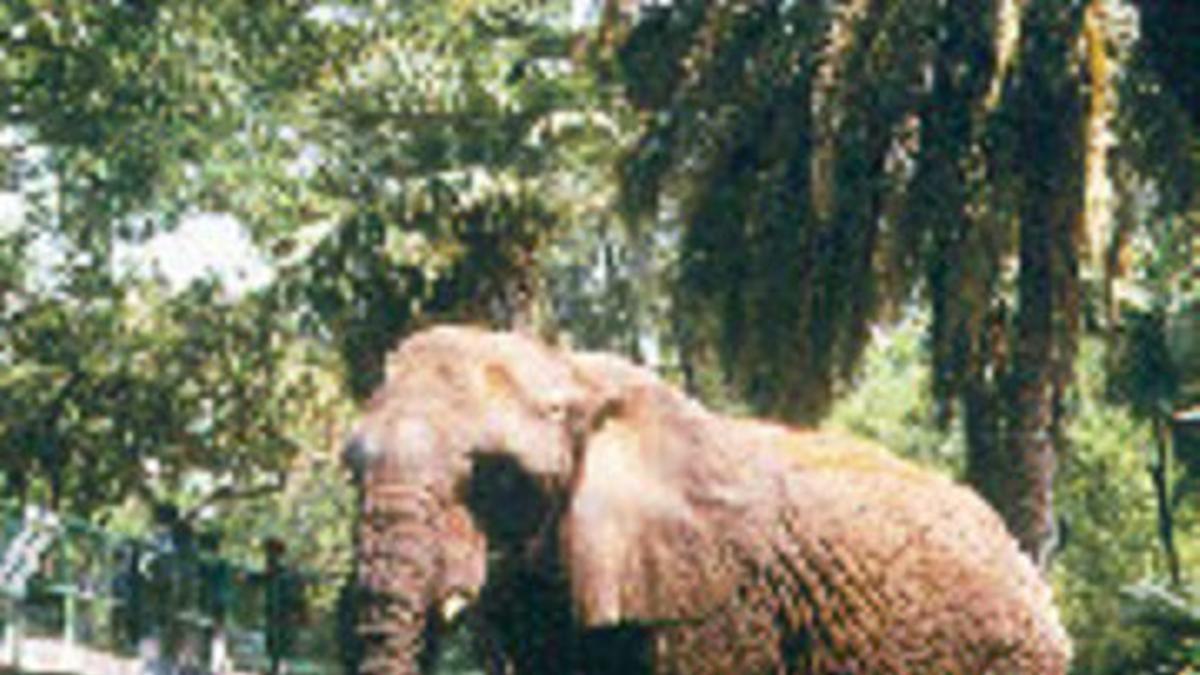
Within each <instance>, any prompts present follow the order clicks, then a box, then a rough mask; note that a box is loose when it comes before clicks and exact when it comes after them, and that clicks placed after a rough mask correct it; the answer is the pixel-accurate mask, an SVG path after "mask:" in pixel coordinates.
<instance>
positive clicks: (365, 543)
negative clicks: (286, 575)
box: [356, 484, 438, 675]
mask: <svg viewBox="0 0 1200 675" xmlns="http://www.w3.org/2000/svg"><path fill="white" fill-rule="evenodd" d="M432 508H433V504H432V503H431V498H430V497H429V496H428V495H427V494H425V493H423V492H422V491H421V490H418V489H413V488H410V487H407V486H398V485H381V484H375V485H366V486H364V494H363V503H362V511H361V513H360V521H359V525H358V527H359V531H358V533H357V534H358V547H359V551H358V556H357V560H358V565H359V567H358V583H359V585H360V589H359V591H360V592H359V599H360V600H359V602H360V605H359V607H358V615H357V622H356V633H357V636H358V639H359V647H360V649H361V652H360V654H359V657H360V663H359V667H358V672H359V673H361V674H362V675H385V674H386V675H415V674H416V673H418V672H420V670H421V667H422V660H423V658H425V657H426V656H427V653H428V651H429V649H428V648H429V645H428V644H427V634H428V631H427V625H426V624H427V608H428V606H429V601H430V597H431V593H432V586H433V580H434V578H435V575H436V567H437V564H438V554H437V551H436V550H435V549H434V542H435V541H436V538H435V537H434V535H433V529H432V526H431V525H430V523H431V517H432V516H433V512H432V511H431V509H432Z"/></svg>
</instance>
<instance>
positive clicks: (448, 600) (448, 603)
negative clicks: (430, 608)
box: [436, 589, 476, 628]
mask: <svg viewBox="0 0 1200 675" xmlns="http://www.w3.org/2000/svg"><path fill="white" fill-rule="evenodd" d="M475 600H476V595H475V594H474V593H469V592H467V591H465V590H461V589H456V590H453V591H451V592H450V593H448V594H447V595H446V596H445V597H443V598H442V599H441V600H439V601H438V602H437V603H436V612H437V616H438V619H439V620H440V621H441V624H442V625H443V626H445V627H447V628H454V627H456V626H458V625H459V623H461V622H462V621H463V619H464V617H466V615H467V610H468V609H470V608H471V606H472V605H474V604H475Z"/></svg>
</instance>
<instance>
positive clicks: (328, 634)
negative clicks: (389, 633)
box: [0, 507, 341, 675]
mask: <svg viewBox="0 0 1200 675" xmlns="http://www.w3.org/2000/svg"><path fill="white" fill-rule="evenodd" d="M264 553H265V560H266V563H265V564H264V565H262V566H261V567H258V568H253V567H246V566H241V565H236V564H234V563H232V562H230V561H228V560H226V559H224V558H221V557H219V556H217V555H214V554H213V552H212V550H211V547H210V546H209V545H206V542H205V541H204V540H203V539H201V540H200V541H189V540H186V539H185V540H180V539H178V538H169V537H164V538H163V540H162V541H152V540H144V539H131V538H127V537H119V536H114V535H113V534H111V533H109V532H106V531H102V530H98V529H96V528H93V527H91V526H89V525H88V524H86V523H83V522H80V521H76V520H72V519H68V518H60V517H58V516H56V515H55V514H52V513H48V512H45V511H42V510H38V509H34V508H26V509H24V510H17V509H14V508H4V507H0V637H2V639H0V672H5V671H16V672H30V673H32V672H47V673H49V672H55V673H104V674H105V675H109V674H112V675H121V674H123V673H139V674H141V673H163V674H172V673H180V674H185V673H186V674H189V675H190V674H204V673H311V674H324V673H339V672H341V668H340V665H339V659H338V654H339V650H338V644H337V636H338V621H337V616H336V614H337V612H336V611H334V610H333V609H332V608H323V609H318V608H317V607H315V606H314V604H313V603H312V602H310V598H311V597H312V596H313V595H314V592H315V591H316V590H317V586H318V585H319V584H321V583H323V581H322V580H321V579H320V578H318V577H315V576H312V575H307V574H305V573H304V572H303V571H302V570H299V569H296V568H293V567H289V566H287V565H285V564H283V558H282V555H281V551H280V549H279V548H278V547H275V546H272V545H270V544H268V546H267V547H266V549H265V551H264ZM324 583H334V582H332V581H331V580H325V581H324Z"/></svg>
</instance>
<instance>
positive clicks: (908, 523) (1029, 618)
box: [783, 435, 1069, 674]
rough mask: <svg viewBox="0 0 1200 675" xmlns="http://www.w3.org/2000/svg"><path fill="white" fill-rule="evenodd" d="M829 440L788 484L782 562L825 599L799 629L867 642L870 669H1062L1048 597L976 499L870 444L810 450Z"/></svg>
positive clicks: (1060, 639)
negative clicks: (841, 450)
mask: <svg viewBox="0 0 1200 675" xmlns="http://www.w3.org/2000/svg"><path fill="white" fill-rule="evenodd" d="M830 440H831V438H830V437H820V435H817V436H815V437H812V438H809V439H807V442H808V443H809V446H810V447H809V449H808V452H809V455H808V457H807V458H806V459H804V460H802V461H793V462H792V464H791V467H792V468H791V470H790V471H788V472H787V474H786V478H785V480H784V483H785V491H786V494H787V501H788V506H787V507H786V509H787V510H788V516H787V517H785V518H784V521H785V523H784V527H785V528H786V529H787V532H786V533H784V537H783V539H784V540H786V541H788V542H789V543H788V544H786V546H788V547H791V548H792V549H793V551H792V552H791V554H789V555H787V556H785V558H786V559H787V560H791V561H797V562H796V563H795V565H794V567H793V569H792V573H793V576H794V577H795V578H796V580H797V584H798V585H800V586H802V587H804V589H805V590H804V592H803V593H802V594H801V595H803V596H807V597H816V598H824V599H825V605H824V606H823V607H819V608H818V609H817V610H816V611H814V612H812V614H811V616H810V618H809V621H810V622H811V623H812V624H813V625H812V626H807V627H801V628H804V629H806V630H808V631H810V632H811V633H812V634H815V635H818V636H820V635H825V636H826V637H825V638H824V639H826V640H828V641H829V642H831V643H839V642H847V641H848V642H855V641H860V642H863V645H862V647H861V649H858V650H853V651H854V652H855V653H857V654H870V655H872V656H871V657H870V658H872V659H874V660H873V661H870V662H869V663H865V664H859V665H860V666H861V667H862V668H865V669H866V671H867V672H893V671H894V672H978V673H984V672H993V671H994V672H1005V673H1009V672H1015V673H1039V674H1042V673H1045V674H1054V673H1061V672H1065V671H1066V665H1067V661H1068V654H1069V646H1068V641H1067V638H1066V635H1065V632H1064V631H1063V629H1062V627H1061V624H1060V623H1059V621H1058V616H1057V612H1056V610H1055V608H1054V606H1053V602H1052V598H1051V593H1050V590H1049V588H1048V586H1047V585H1046V583H1045V582H1044V581H1043V579H1042V578H1041V576H1040V574H1039V572H1038V571H1037V569H1036V568H1035V567H1034V565H1033V564H1032V562H1031V561H1030V560H1029V558H1028V557H1027V556H1025V555H1024V554H1023V553H1022V552H1021V551H1020V550H1019V548H1018V546H1017V544H1016V541H1015V540H1014V539H1013V538H1012V537H1011V536H1010V535H1009V533H1008V531H1007V528H1006V527H1005V525H1004V523H1003V522H1002V521H1001V520H1000V518H999V516H997V515H996V513H995V512H994V511H993V510H992V509H991V508H990V507H989V506H988V505H987V504H985V503H984V502H983V500H982V499H980V498H979V497H978V496H977V495H976V494H975V493H974V492H973V491H971V490H969V489H967V488H965V487H963V486H960V485H958V484H956V483H954V482H953V481H951V480H949V479H948V478H945V477H942V476H939V475H937V474H933V473H930V472H926V471H923V470H921V469H919V468H917V467H915V466H914V465H911V464H909V463H907V462H903V461H902V460H899V459H896V458H894V457H890V456H888V455H886V454H881V453H885V451H882V450H878V449H875V448H872V447H871V446H870V445H869V444H863V445H860V446H857V447H854V446H851V447H848V448H846V450H845V455H844V456H843V460H844V461H837V459H836V458H835V457H827V456H825V450H823V449H819V450H817V451H813V449H812V446H813V445H814V443H813V442H814V441H816V442H817V443H816V445H818V446H819V445H822V444H824V443H826V442H829V441H830ZM831 452H832V451H831ZM864 658H866V657H864ZM963 664H975V665H973V666H970V667H968V668H967V669H966V670H964V669H963ZM951 666H953V667H951Z"/></svg>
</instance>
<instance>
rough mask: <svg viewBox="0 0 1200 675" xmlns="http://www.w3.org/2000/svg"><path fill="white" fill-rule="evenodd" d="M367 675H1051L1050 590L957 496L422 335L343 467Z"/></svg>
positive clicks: (642, 386) (754, 428) (887, 461)
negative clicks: (355, 498) (445, 638)
mask: <svg viewBox="0 0 1200 675" xmlns="http://www.w3.org/2000/svg"><path fill="white" fill-rule="evenodd" d="M344 452H345V461H346V462H347V463H348V465H349V467H350V468H351V469H352V471H353V474H354V476H355V480H356V482H357V484H358V486H359V488H360V499H361V501H360V509H359V513H358V524H357V526H356V535H355V536H356V549H357V550H356V557H355V560H356V577H357V584H358V587H357V594H358V597H359V598H360V603H359V606H358V609H357V616H356V623H355V630H356V632H357V638H358V641H359V645H360V649H361V658H360V661H359V664H358V671H359V672H361V673H364V674H384V673H388V674H394V673H400V674H410V673H420V672H428V671H429V670H430V669H431V668H432V667H433V665H434V663H435V661H436V658H437V653H438V649H439V639H440V637H441V636H442V635H444V634H445V633H446V631H447V630H448V629H449V628H450V627H451V626H453V625H457V624H456V622H461V621H465V622H470V625H472V626H474V627H475V629H476V630H475V631H474V633H475V635H476V636H477V643H478V644H477V649H478V652H479V654H480V659H481V660H482V662H483V664H484V666H485V668H486V669H487V671H488V672H490V673H545V674H555V675H562V674H575V673H579V674H584V673H587V674H591V673H621V674H633V673H656V674H665V673H692V674H699V675H703V674H717V673H722V674H728V673H738V674H753V673H814V674H816V673H829V674H832V673H897V674H899V673H939V674H940V673H970V674H976V673H980V674H981V673H1004V674H1007V673H1037V674H1038V675H1054V674H1056V673H1065V672H1066V671H1067V668H1068V665H1069V660H1070V643H1069V640H1068V638H1067V636H1066V634H1065V632H1064V630H1063V628H1062V626H1061V624H1060V622H1059V619H1058V616H1057V613H1056V609H1055V607H1054V605H1053V602H1052V597H1051V593H1050V590H1049V588H1048V586H1047V584H1046V583H1045V582H1044V580H1043V579H1042V577H1041V575H1040V573H1039V571H1038V570H1037V569H1036V567H1035V566H1034V565H1033V564H1032V562H1031V561H1030V560H1029V559H1028V558H1027V557H1026V556H1025V555H1024V554H1023V553H1022V552H1021V551H1020V550H1019V549H1018V546H1017V544H1016V543H1015V541H1014V539H1013V537H1011V536H1010V535H1009V534H1008V532H1007V530H1006V528H1005V525H1004V524H1003V522H1002V521H1001V520H1000V519H999V517H998V516H997V515H996V514H995V512H993V511H992V510H991V509H990V508H989V507H988V506H987V505H986V504H985V503H984V502H983V500H982V499H980V498H979V497H978V496H976V494H975V493H974V492H972V491H971V490H969V489H968V488H966V487H964V486H961V485H959V484H957V483H955V482H954V481H953V480H951V479H949V478H947V477H944V476H942V475H941V474H938V473H935V472H931V471H928V470H925V469H922V468H918V467H917V466H915V465H913V464H911V463H909V462H907V461H905V460H902V459H899V458H897V457H895V456H893V455H892V454H890V453H889V452H888V451H886V450H884V449H882V448H879V447H877V446H875V445H873V444H871V443H869V442H866V441H862V440H858V439H856V438H853V437H851V436H848V435H844V434H839V433H835V432H828V431H820V430H811V429H799V428H791V427H788V426H784V425H781V424H775V423H771V422H767V421H759V420H755V419H750V418H743V417H734V416H727V415H722V414H718V413H715V412H711V411H709V410H708V409H706V408H705V407H704V406H703V405H702V404H700V403H699V402H697V401H695V400H694V399H692V398H690V397H689V396H688V395H686V394H685V393H683V392H681V391H680V390H678V389H677V388H675V387H673V386H672V385H670V384H668V383H667V382H666V381H664V380H663V379H661V378H660V377H658V376H657V375H656V374H654V373H653V372H652V371H650V370H648V369H645V368H643V367H641V366H637V365H635V364H633V363H631V362H629V361H626V360H624V359H622V358H621V357H617V356H613V355H607V354H600V353H583V352H574V351H571V350H569V349H566V348H563V347H559V346H555V345H550V344H546V343H545V342H543V341H540V340H538V339H535V338H533V337H529V336H526V335H524V334H521V333H506V332H492V331H487V330H484V329H481V328H472V327H466V326H437V327H433V328H428V329H425V330H423V331H420V332H417V333H415V334H413V335H412V336H411V337H409V338H407V339H406V340H404V341H403V342H402V343H401V344H400V345H399V346H398V347H397V348H396V349H395V351H393V352H392V353H391V354H389V356H388V357H387V361H386V367H385V377H384V382H383V384H381V385H380V387H379V389H378V390H377V391H376V393H375V394H374V396H373V397H372V398H371V399H370V400H369V401H368V402H367V403H366V405H365V406H364V409H363V410H362V413H361V416H360V419H359V420H358V422H357V423H356V425H355V426H354V428H353V429H352V431H351V433H350V435H349V437H348V440H347V443H346V447H345V450H344Z"/></svg>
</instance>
